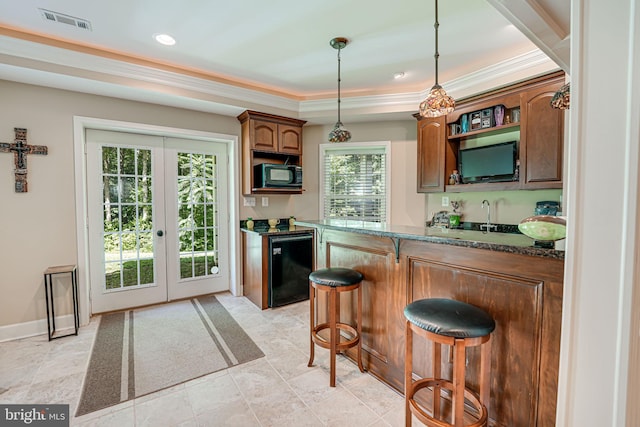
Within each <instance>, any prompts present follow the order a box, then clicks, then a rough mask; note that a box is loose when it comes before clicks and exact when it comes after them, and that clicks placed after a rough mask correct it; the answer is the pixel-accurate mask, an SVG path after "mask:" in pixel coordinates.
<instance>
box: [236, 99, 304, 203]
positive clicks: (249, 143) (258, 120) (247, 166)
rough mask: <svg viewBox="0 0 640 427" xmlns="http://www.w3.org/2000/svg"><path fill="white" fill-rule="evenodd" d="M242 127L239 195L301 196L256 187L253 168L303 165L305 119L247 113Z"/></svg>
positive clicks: (283, 190)
mask: <svg viewBox="0 0 640 427" xmlns="http://www.w3.org/2000/svg"><path fill="white" fill-rule="evenodd" d="M238 120H239V121H240V123H241V124H242V193H243V194H245V195H249V194H301V193H302V190H301V189H289V188H255V186H254V176H253V173H254V166H255V165H258V164H261V163H273V164H287V165H297V166H302V126H304V124H305V123H306V121H304V120H298V119H292V118H289V117H282V116H276V115H273V114H267V113H260V112H258V111H251V110H247V111H245V112H244V113H242V114H240V115H239V116H238Z"/></svg>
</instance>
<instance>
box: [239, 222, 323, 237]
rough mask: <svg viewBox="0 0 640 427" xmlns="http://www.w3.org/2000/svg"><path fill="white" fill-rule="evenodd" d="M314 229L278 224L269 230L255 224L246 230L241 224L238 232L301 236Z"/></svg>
mask: <svg viewBox="0 0 640 427" xmlns="http://www.w3.org/2000/svg"><path fill="white" fill-rule="evenodd" d="M314 230H315V228H311V227H304V226H300V225H293V226H290V225H289V224H278V225H277V226H276V227H275V228H270V227H269V226H268V225H266V224H260V223H258V224H256V225H255V226H254V227H253V229H251V230H250V229H248V228H247V227H246V226H245V224H244V223H243V224H242V225H241V226H240V231H242V232H244V233H256V234H260V235H280V234H301V233H310V232H313V231H314Z"/></svg>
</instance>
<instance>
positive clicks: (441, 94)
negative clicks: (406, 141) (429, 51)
mask: <svg viewBox="0 0 640 427" xmlns="http://www.w3.org/2000/svg"><path fill="white" fill-rule="evenodd" d="M435 2H436V22H435V24H434V25H433V27H434V28H435V30H436V53H435V55H433V57H434V58H435V59H436V84H434V85H433V87H432V88H431V90H430V91H429V95H428V96H427V98H426V99H425V100H424V101H422V102H421V103H420V115H421V116H422V117H439V116H443V115H445V114H449V113H451V112H452V111H453V110H454V109H455V107H456V101H455V100H454V99H453V98H452V97H450V96H449V95H447V92H446V91H445V90H444V89H443V88H442V86H440V85H439V84H438V58H439V57H440V54H439V53H438V27H439V26H440V23H438V0H435Z"/></svg>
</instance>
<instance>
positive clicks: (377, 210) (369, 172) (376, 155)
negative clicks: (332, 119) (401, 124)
mask: <svg viewBox="0 0 640 427" xmlns="http://www.w3.org/2000/svg"><path fill="white" fill-rule="evenodd" d="M322 151H323V153H324V155H323V156H321V158H322V160H321V162H322V172H323V177H322V179H323V195H322V197H323V210H324V212H323V213H324V218H332V219H334V218H335V219H357V220H362V221H373V222H386V221H387V205H388V203H387V196H388V190H387V185H388V182H387V181H388V175H387V161H388V159H387V157H388V155H387V151H388V144H385V145H379V144H378V145H373V146H368V145H353V144H342V145H334V144H331V145H327V146H324V149H323V150H322Z"/></svg>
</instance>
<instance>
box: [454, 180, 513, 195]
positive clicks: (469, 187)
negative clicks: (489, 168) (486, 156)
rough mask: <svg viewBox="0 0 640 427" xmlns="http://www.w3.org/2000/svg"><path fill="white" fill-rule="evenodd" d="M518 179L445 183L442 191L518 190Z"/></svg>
mask: <svg viewBox="0 0 640 427" xmlns="http://www.w3.org/2000/svg"><path fill="white" fill-rule="evenodd" d="M519 189H520V181H505V182H478V183H475V184H455V185H445V188H444V191H445V192H447V193H466V192H473V191H508V190H519Z"/></svg>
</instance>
